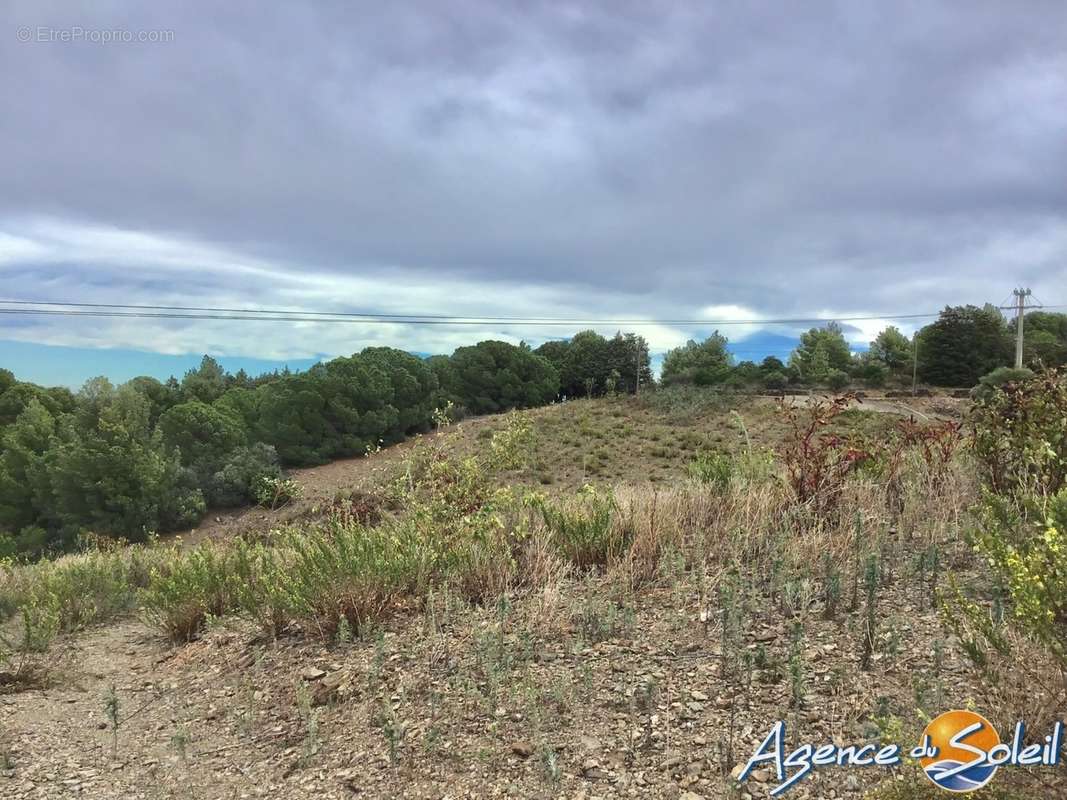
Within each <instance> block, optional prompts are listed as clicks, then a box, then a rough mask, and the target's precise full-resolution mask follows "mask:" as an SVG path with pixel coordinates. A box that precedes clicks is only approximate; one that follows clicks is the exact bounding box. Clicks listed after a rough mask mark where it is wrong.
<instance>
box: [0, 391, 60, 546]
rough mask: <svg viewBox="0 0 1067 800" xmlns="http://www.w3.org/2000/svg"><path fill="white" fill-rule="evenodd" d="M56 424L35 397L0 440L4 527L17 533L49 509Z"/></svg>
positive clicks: (0, 497)
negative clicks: (49, 459)
mask: <svg viewBox="0 0 1067 800" xmlns="http://www.w3.org/2000/svg"><path fill="white" fill-rule="evenodd" d="M55 429H56V423H55V419H54V418H53V417H52V415H51V414H49V413H48V409H46V408H45V407H44V405H42V404H41V402H40V401H38V400H36V399H34V400H31V401H30V404H29V405H28V406H26V409H25V410H24V411H23V412H22V413H21V414H20V415H19V417H18V419H16V420H15V422H14V424H12V425H11V426H9V427H8V428H7V429H6V430H5V431H4V434H3V438H2V440H0V529H3V528H6V529H7V530H10V531H13V532H17V531H20V530H22V529H23V528H25V527H27V526H30V525H34V524H37V522H38V521H39V520H40V518H41V516H42V515H43V514H44V513H45V512H46V511H47V508H46V504H47V500H48V494H49V493H48V489H47V479H48V475H47V471H46V469H45V464H44V454H45V451H46V450H47V449H48V446H49V444H50V443H51V441H52V436H53V435H54V434H55Z"/></svg>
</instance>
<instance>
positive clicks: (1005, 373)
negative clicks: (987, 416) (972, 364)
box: [971, 367, 1034, 400]
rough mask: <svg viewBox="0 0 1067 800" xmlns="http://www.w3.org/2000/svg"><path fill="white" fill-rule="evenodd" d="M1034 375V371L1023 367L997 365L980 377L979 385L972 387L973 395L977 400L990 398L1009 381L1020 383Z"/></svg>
mask: <svg viewBox="0 0 1067 800" xmlns="http://www.w3.org/2000/svg"><path fill="white" fill-rule="evenodd" d="M1032 377H1034V371H1033V370H1030V369H1027V368H1026V367H1022V368H1020V369H1016V368H1015V367H997V368H996V369H995V370H993V371H992V372H990V373H988V374H986V375H983V376H982V377H981V378H979V379H978V385H977V386H975V387H974V388H973V389H971V397H973V398H975V399H976V400H989V399H990V398H992V396H993V395H994V394H995V393H996V390H997V389H999V388H1000V387H1002V386H1004V385H1006V384H1009V383H1020V382H1023V381H1027V380H1029V379H1030V378H1032Z"/></svg>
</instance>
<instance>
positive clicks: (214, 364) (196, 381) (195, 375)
mask: <svg viewBox="0 0 1067 800" xmlns="http://www.w3.org/2000/svg"><path fill="white" fill-rule="evenodd" d="M229 385H230V377H229V376H228V375H227V374H226V370H224V369H223V368H222V365H221V364H219V362H218V361H216V360H215V359H213V358H212V357H211V356H208V355H205V356H204V357H203V358H202V359H201V360H200V366H199V367H197V368H196V369H191V370H189V371H188V372H186V373H185V377H184V378H182V385H181V392H182V397H183V399H185V400H199V401H200V402H201V403H213V402H215V401H216V400H218V399H219V398H220V397H222V394H223V392H225V391H226V389H228V388H229Z"/></svg>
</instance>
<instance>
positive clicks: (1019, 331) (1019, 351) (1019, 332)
mask: <svg viewBox="0 0 1067 800" xmlns="http://www.w3.org/2000/svg"><path fill="white" fill-rule="evenodd" d="M1011 293H1012V294H1013V295H1014V296H1015V303H1014V304H1012V305H1010V306H1001V308H1003V309H1009V308H1010V309H1014V310H1015V368H1016V369H1021V368H1022V365H1023V317H1024V315H1025V314H1026V309H1028V308H1041V305H1040V304H1038V303H1035V304H1034V305H1032V306H1029V305H1027V304H1026V298H1028V297H1030V296H1031V294H1032V293H1031V291H1030V290H1029V289H1023V288H1021V287H1020V288H1018V289H1012V290H1011Z"/></svg>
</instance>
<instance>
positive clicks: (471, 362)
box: [0, 332, 652, 557]
mask: <svg viewBox="0 0 1067 800" xmlns="http://www.w3.org/2000/svg"><path fill="white" fill-rule="evenodd" d="M638 376H639V377H640V380H642V381H643V382H645V383H651V381H652V375H651V370H650V367H649V362H648V346H647V344H646V343H645V342H644V340H643V339H642V338H641V337H638V336H634V335H632V334H626V335H623V334H621V333H620V334H619V335H618V336H616V337H615V338H614V339H605V338H604V337H601V336H599V335H598V334H595V333H593V332H584V333H581V334H579V335H577V336H575V337H574V338H573V339H571V340H569V341H560V342H550V343H548V344H547V345H544V346H542V347H540V348H538V350H537V351H534V350H532V349H531V348H530V347H529V346H528V345H526V344H519V345H513V344H509V343H507V342H501V341H483V342H479V343H478V344H476V345H473V346H470V347H460V348H458V349H457V350H456V351H455V352H454V353H453V354H452V355H451V356H432V357H430V358H427V359H423V358H419V357H417V356H414V355H412V354H410V353H406V352H403V351H401V350H395V349H391V348H384V347H372V348H367V349H365V350H363V351H361V352H359V353H356V354H354V355H352V356H349V357H342V358H335V359H333V360H331V361H327V362H324V363H320V364H316V365H315V366H313V367H312V368H310V369H309V370H307V371H306V372H299V373H292V372H289V371H288V370H283V371H276V372H273V373H268V374H264V375H260V376H257V377H251V376H249V375H247V374H246V373H245V372H244V371H243V370H242V371H239V372H237V373H236V374H230V373H227V372H226V371H225V370H224V369H223V368H222V367H221V366H220V365H219V363H218V362H217V361H215V359H213V358H211V357H209V356H205V357H204V358H203V360H202V361H201V363H200V366H199V367H198V368H196V369H193V370H190V371H189V372H187V373H186V374H185V376H184V377H183V378H182V380H181V381H179V380H177V379H176V378H173V377H172V378H171V379H170V380H168V381H159V380H156V379H155V378H151V377H144V376H142V377H137V378H134V379H132V380H130V381H127V382H126V383H124V384H122V385H119V386H114V385H112V384H111V383H110V382H109V381H108V380H107V379H106V378H93V379H92V380H89V381H88V382H86V384H85V385H84V386H83V387H82V389H81V390H80V391H78V392H77V393H73V392H71V391H69V390H68V389H65V388H45V387H42V386H37V385H35V384H32V383H27V382H22V381H18V380H16V378H15V376H14V375H13V374H12V373H11V372H10V371H7V370H0V557H3V556H4V555H12V554H16V553H20V554H23V553H25V554H36V553H41V552H44V551H47V550H55V549H62V548H64V547H66V546H69V545H70V544H71V543H73V542H74V541H75V540H76V539H77V537H78V536H79V535H80V534H81V533H83V532H85V531H93V532H96V533H103V534H108V535H114V536H122V537H125V538H127V539H129V540H131V541H137V540H141V539H144V538H145V537H146V536H148V535H149V534H150V533H151V532H163V531H169V530H179V529H182V528H186V527H189V526H191V525H194V524H196V522H197V521H198V520H199V519H200V518H201V516H202V515H203V514H204V513H205V511H206V509H207V507H209V506H213V507H225V506H235V505H240V504H245V503H248V502H250V501H254V500H256V496H257V486H258V485H260V484H261V483H262V481H263V480H264V479H269V478H278V477H280V476H281V475H282V468H283V467H287V466H307V465H314V464H321V463H324V462H326V461H329V460H331V459H336V458H343V457H347V456H355V455H361V454H364V453H367V452H369V451H371V450H374V449H376V448H378V447H382V446H387V445H390V444H393V443H396V442H398V441H401V440H402V439H404V438H405V437H408V436H411V435H413V434H416V433H419V432H423V431H427V430H429V429H430V428H431V427H432V425H433V424H434V414H435V411H437V410H439V409H446V408H447V409H450V413H451V414H453V415H455V416H459V415H462V414H466V413H473V414H488V413H495V412H500V411H506V410H509V409H513V408H528V407H532V406H539V405H544V404H547V403H550V402H552V401H553V400H555V399H556V398H558V397H561V396H564V395H565V396H575V395H586V394H589V395H593V394H602V393H604V392H615V391H619V392H626V391H633V386H634V383H635V382H636V380H637V379H638Z"/></svg>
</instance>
